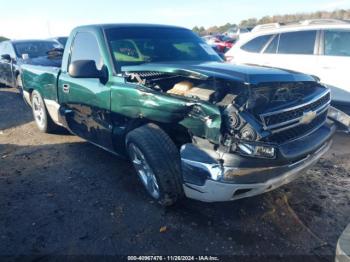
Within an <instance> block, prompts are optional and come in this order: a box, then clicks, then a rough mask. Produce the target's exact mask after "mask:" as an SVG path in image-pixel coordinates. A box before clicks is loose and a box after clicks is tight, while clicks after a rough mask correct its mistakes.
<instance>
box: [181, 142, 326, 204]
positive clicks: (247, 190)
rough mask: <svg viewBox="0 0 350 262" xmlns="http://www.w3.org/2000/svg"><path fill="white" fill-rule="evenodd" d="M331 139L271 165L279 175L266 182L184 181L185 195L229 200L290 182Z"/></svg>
mask: <svg viewBox="0 0 350 262" xmlns="http://www.w3.org/2000/svg"><path fill="white" fill-rule="evenodd" d="M331 144H332V141H328V142H327V143H326V144H324V145H323V146H322V147H321V148H320V149H319V150H317V151H316V152H315V153H313V154H311V155H308V156H307V157H305V158H304V159H302V160H300V161H298V162H296V163H293V164H290V165H285V166H279V167H272V168H271V170H273V171H274V172H275V173H278V174H279V175H278V176H277V177H274V178H271V179H269V180H267V181H266V182H262V183H247V184H236V183H224V182H220V181H215V180H212V179H208V180H206V181H205V183H204V185H195V184H191V183H184V184H183V188H184V192H185V195H186V196H187V197H188V198H192V199H196V200H200V201H204V202H219V201H230V200H237V199H240V198H245V197H251V196H255V195H259V194H262V193H265V192H268V191H270V190H273V189H275V188H277V187H280V186H282V185H284V184H287V183H289V182H291V181H292V180H294V179H296V178H297V177H298V176H300V175H301V174H302V171H303V170H305V169H308V168H309V167H310V166H312V165H313V164H315V163H316V162H317V161H318V160H319V158H320V157H321V156H322V155H323V154H325V153H326V152H327V151H328V149H329V148H330V146H331ZM245 171H246V172H249V171H251V173H254V172H255V171H256V168H251V170H248V168H246V169H245Z"/></svg>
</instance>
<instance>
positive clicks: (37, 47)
mask: <svg viewBox="0 0 350 262" xmlns="http://www.w3.org/2000/svg"><path fill="white" fill-rule="evenodd" d="M59 47H60V45H59V44H58V43H56V42H55V41H31V42H18V43H14V48H15V52H16V55H17V57H20V58H23V59H27V58H36V57H40V56H47V54H48V52H49V51H50V50H52V49H54V48H59Z"/></svg>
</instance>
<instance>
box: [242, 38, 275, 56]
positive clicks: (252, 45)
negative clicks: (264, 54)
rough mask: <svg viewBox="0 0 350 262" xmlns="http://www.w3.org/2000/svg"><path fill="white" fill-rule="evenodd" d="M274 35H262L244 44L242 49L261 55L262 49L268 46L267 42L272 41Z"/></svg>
mask: <svg viewBox="0 0 350 262" xmlns="http://www.w3.org/2000/svg"><path fill="white" fill-rule="evenodd" d="M271 36H272V35H262V36H258V37H257V38H254V39H252V40H250V41H249V42H248V43H246V44H244V45H243V46H242V47H241V49H243V50H244V51H247V52H252V53H259V52H260V51H261V49H262V48H263V47H264V46H265V45H266V43H267V41H269V40H270V38H271Z"/></svg>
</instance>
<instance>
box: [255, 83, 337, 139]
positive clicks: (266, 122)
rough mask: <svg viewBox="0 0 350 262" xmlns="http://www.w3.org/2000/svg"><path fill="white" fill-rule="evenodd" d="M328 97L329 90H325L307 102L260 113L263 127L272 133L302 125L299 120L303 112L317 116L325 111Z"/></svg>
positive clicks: (328, 100) (328, 102)
mask: <svg viewBox="0 0 350 262" xmlns="http://www.w3.org/2000/svg"><path fill="white" fill-rule="evenodd" d="M330 99H331V98H330V92H329V90H327V91H326V92H324V93H323V94H321V95H320V96H318V97H316V98H314V99H312V100H310V101H309V102H307V103H304V104H301V105H298V106H294V107H291V108H286V109H282V110H278V111H274V112H268V113H263V114H261V115H260V118H261V121H262V123H263V127H264V129H265V130H270V131H271V132H272V133H278V132H281V131H284V130H287V129H290V128H293V127H297V126H299V125H302V124H303V123H302V122H301V120H302V119H303V117H304V114H305V113H308V112H315V114H316V117H315V118H318V117H317V116H320V115H321V114H323V113H324V112H326V111H327V109H328V107H329V104H330ZM313 121H315V119H314V120H313ZM313 121H312V122H313Z"/></svg>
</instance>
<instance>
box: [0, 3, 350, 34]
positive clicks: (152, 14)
mask: <svg viewBox="0 0 350 262" xmlns="http://www.w3.org/2000/svg"><path fill="white" fill-rule="evenodd" d="M0 7H1V14H0V36H1V35H2V36H6V37H8V38H12V39H25V38H48V37H54V36H64V35H68V34H69V32H70V31H71V29H72V28H74V27H75V26H78V25H84V24H98V23H156V24H169V25H179V26H184V27H187V28H193V27H194V26H196V25H197V26H204V27H209V26H213V25H224V24H226V23H228V22H229V23H239V22H240V21H241V20H243V19H247V18H251V17H256V18H261V17H263V16H266V15H276V14H291V13H304V12H315V11H333V10H335V9H350V0H333V1H332V0H294V1H292V0H289V1H283V0H277V1H276V0H274V1H273V0H260V1H259V0H99V1H96V0H85V1H83V0H59V1H52V0H0Z"/></svg>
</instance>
